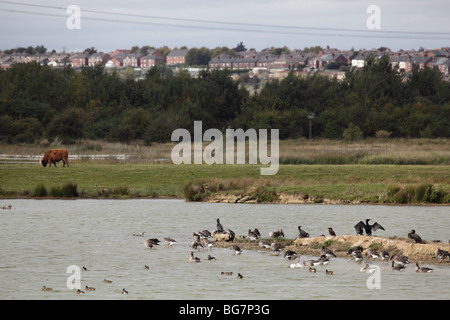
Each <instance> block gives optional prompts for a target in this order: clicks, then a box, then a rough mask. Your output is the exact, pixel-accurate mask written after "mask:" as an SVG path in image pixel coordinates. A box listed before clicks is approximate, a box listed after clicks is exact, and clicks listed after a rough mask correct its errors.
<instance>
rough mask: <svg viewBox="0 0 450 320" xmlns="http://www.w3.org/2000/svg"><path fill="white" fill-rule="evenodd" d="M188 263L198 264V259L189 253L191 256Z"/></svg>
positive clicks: (192, 253)
mask: <svg viewBox="0 0 450 320" xmlns="http://www.w3.org/2000/svg"><path fill="white" fill-rule="evenodd" d="M189 262H200V258H199V257H194V252H192V251H191V256H190V258H189Z"/></svg>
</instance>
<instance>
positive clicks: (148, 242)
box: [144, 239, 160, 248]
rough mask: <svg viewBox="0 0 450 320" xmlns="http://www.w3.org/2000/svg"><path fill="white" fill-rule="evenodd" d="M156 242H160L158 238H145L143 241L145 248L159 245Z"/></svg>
mask: <svg viewBox="0 0 450 320" xmlns="http://www.w3.org/2000/svg"><path fill="white" fill-rule="evenodd" d="M158 242H160V241H159V240H158V239H147V240H145V241H144V245H145V246H146V247H147V248H153V246H159V243H158Z"/></svg>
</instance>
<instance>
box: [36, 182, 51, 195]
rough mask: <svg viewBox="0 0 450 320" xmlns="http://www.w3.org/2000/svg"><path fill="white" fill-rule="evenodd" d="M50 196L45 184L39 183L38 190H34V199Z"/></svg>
mask: <svg viewBox="0 0 450 320" xmlns="http://www.w3.org/2000/svg"><path fill="white" fill-rule="evenodd" d="M47 195H48V193H47V189H46V188H45V186H44V184H43V183H39V184H38V185H37V186H36V188H34V192H33V197H38V198H42V197H46V196H47Z"/></svg>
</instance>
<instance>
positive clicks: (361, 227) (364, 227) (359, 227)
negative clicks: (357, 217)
mask: <svg viewBox="0 0 450 320" xmlns="http://www.w3.org/2000/svg"><path fill="white" fill-rule="evenodd" d="M370 220H371V219H366V223H364V222H362V221H360V222H358V223H357V224H356V225H355V230H356V234H358V235H360V236H362V235H363V232H364V231H365V232H366V235H368V236H371V235H372V231H376V230H378V229H381V230H385V229H384V228H383V227H382V226H381V225H380V224H379V223H378V222H375V223H374V224H372V225H371V224H369V221H370Z"/></svg>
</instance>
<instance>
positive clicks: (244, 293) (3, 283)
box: [0, 200, 450, 300]
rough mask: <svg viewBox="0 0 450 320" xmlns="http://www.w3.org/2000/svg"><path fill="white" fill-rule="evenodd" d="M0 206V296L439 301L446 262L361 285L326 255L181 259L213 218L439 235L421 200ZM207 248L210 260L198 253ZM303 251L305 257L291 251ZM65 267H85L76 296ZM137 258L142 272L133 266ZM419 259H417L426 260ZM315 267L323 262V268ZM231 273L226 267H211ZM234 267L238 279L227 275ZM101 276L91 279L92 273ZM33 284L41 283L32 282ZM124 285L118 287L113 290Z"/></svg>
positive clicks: (319, 229) (442, 230)
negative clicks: (314, 258) (296, 262)
mask: <svg viewBox="0 0 450 320" xmlns="http://www.w3.org/2000/svg"><path fill="white" fill-rule="evenodd" d="M1 204H2V205H3V204H12V205H13V209H12V210H0V219H1V224H0V245H1V246H0V248H1V249H0V250H1V251H0V298H1V299H163V300H178V299H195V300H201V299H205V300H206V299H228V300H234V299H269V300H270V299H283V300H285V299H450V288H449V284H450V283H449V279H450V278H449V276H450V267H449V266H444V265H434V266H431V267H433V268H434V269H435V271H434V273H430V274H418V273H415V272H414V267H413V266H409V267H408V268H407V269H406V270H405V271H404V272H394V271H391V270H390V268H389V265H388V264H387V263H382V262H376V263H375V264H377V265H378V266H379V267H380V270H381V278H380V284H381V288H380V289H374V290H369V289H368V288H367V286H366V280H367V279H368V277H369V276H370V274H366V273H362V272H360V271H359V269H360V267H361V266H360V265H359V264H356V263H355V262H353V261H350V260H349V259H343V258H337V259H334V260H333V261H332V262H331V263H330V264H329V265H328V266H320V267H317V273H315V274H314V273H310V272H308V270H307V269H305V268H296V269H291V268H289V265H290V263H292V262H290V261H287V260H285V259H283V257H282V256H271V255H270V254H269V253H267V252H261V251H244V252H243V253H242V255H240V256H235V255H233V252H232V251H231V250H229V249H223V248H213V249H212V251H210V252H208V251H200V252H195V255H196V256H198V257H200V258H201V259H202V262H201V263H197V264H194V263H189V252H190V251H191V249H190V247H189V245H190V243H191V242H192V240H193V237H192V233H193V232H194V231H201V230H203V229H208V230H211V231H212V230H214V229H215V228H216V219H217V218H220V219H221V222H222V224H223V226H224V227H225V228H229V229H231V230H233V231H234V232H235V233H236V234H238V235H246V234H247V231H248V229H249V228H251V229H254V228H258V229H259V230H260V231H261V233H262V236H263V237H267V236H268V234H269V232H270V231H276V230H278V229H283V231H284V233H285V236H286V237H287V238H295V237H296V236H297V234H298V231H297V226H298V225H302V226H303V229H305V230H306V231H307V232H309V233H310V234H311V236H316V235H320V234H326V228H327V227H329V226H331V227H333V229H334V230H335V231H336V233H337V234H354V229H353V225H354V224H355V223H356V222H358V221H359V220H362V219H365V218H372V219H373V220H374V221H377V222H379V223H381V224H382V225H383V226H384V227H385V228H386V231H380V232H379V231H377V232H376V234H379V235H382V236H393V235H397V236H406V234H407V232H408V231H409V230H410V229H416V232H417V233H418V234H420V235H421V236H422V238H424V239H441V240H443V241H448V239H449V238H450V233H449V230H450V229H449V224H450V216H449V208H448V207H431V206H430V207H427V206H417V207H414V206H327V205H232V204H208V203H186V202H184V201H181V200H73V201H72V200H3V201H2V202H1ZM143 231H145V232H146V233H147V234H146V236H145V239H147V238H158V239H160V240H162V239H163V238H164V237H167V236H170V237H173V238H175V239H176V240H178V242H179V244H178V245H176V246H174V247H172V248H168V247H166V246H164V244H161V246H159V247H156V248H153V249H148V248H145V246H144V245H143V238H142V237H135V236H133V234H135V233H141V232H143ZM208 254H211V255H213V256H215V257H216V259H217V260H216V261H207V260H206V256H207V255H208ZM303 258H305V259H308V258H310V257H309V256H305V257H302V259H303ZM71 265H76V266H79V267H82V266H85V267H86V268H87V269H88V270H87V271H82V272H81V287H82V288H84V287H85V286H86V285H88V286H92V287H95V288H96V291H94V292H86V294H85V295H77V294H75V290H74V289H68V288H67V285H66V283H67V279H68V278H69V276H71V274H69V273H67V268H68V267H69V266H71ZM145 265H148V266H149V267H150V269H149V270H147V269H145V268H144V266H145ZM428 266H429V265H428ZM325 269H329V270H333V271H334V274H333V275H332V276H326V275H325ZM222 271H231V272H233V275H232V276H223V275H221V272H222ZM237 273H241V274H242V275H244V279H237V277H236V275H237ZM105 278H106V279H109V280H111V281H112V283H110V284H105V283H103V279H105ZM43 285H45V286H47V287H51V288H53V291H52V292H43V291H41V287H42V286H43ZM122 288H126V289H127V290H128V292H129V294H128V295H126V296H124V295H121V290H122Z"/></svg>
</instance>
